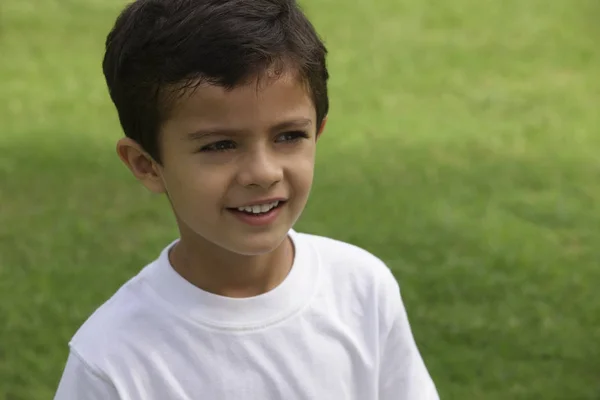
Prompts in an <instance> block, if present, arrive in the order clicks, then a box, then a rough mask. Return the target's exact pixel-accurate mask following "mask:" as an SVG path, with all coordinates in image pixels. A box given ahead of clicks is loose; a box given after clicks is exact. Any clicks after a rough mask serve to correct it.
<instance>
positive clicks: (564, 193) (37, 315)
mask: <svg viewBox="0 0 600 400" xmlns="http://www.w3.org/2000/svg"><path fill="white" fill-rule="evenodd" d="M122 4H123V3H122V2H121V1H116V0H85V1H84V0H60V1H59V0H36V1H35V2H34V1H30V2H27V1H21V0H2V2H1V3H0V82H1V84H0V104H1V105H2V106H1V107H0V399H3V400H4V399H6V400H31V399H33V400H35V399H48V398H51V397H52V394H53V392H54V390H55V388H56V385H57V382H58V379H59V377H60V374H61V372H62V368H63V366H64V362H65V360H66V355H67V347H66V344H67V342H68V340H69V338H70V337H71V335H72V334H73V333H74V331H75V330H76V329H77V327H78V326H79V325H80V324H81V323H82V322H83V321H84V319H85V318H86V317H87V316H88V315H89V314H90V312H91V311H93V310H94V309H95V308H96V307H97V306H98V305H100V304H101V303H102V302H103V301H104V300H105V299H106V298H107V297H108V296H110V295H111V294H112V293H113V292H114V290H115V289H117V288H118V287H119V286H120V285H121V284H122V283H123V282H124V281H125V280H126V279H127V278H128V277H130V276H131V275H132V274H134V273H135V272H136V271H138V270H139V269H140V268H141V267H142V266H143V265H144V264H145V263H146V262H147V261H149V260H150V259H151V258H153V257H154V256H156V255H157V254H158V251H159V250H160V249H161V248H162V246H164V244H165V243H167V241H169V240H171V239H172V238H173V237H174V235H175V234H176V230H175V225H174V222H173V220H172V218H171V216H170V215H169V210H168V207H167V203H166V202H165V201H164V199H160V198H157V197H153V196H151V195H149V194H148V193H146V192H145V191H144V190H143V189H142V188H141V187H140V185H137V184H136V183H135V182H134V180H133V178H132V177H131V176H130V175H129V174H128V173H127V171H126V170H125V168H124V167H123V166H121V165H120V163H119V161H118V159H117V157H116V155H115V151H114V142H115V140H116V138H118V137H119V136H120V134H121V132H120V129H119V126H118V123H117V118H116V115H115V112H114V110H113V108H112V105H111V104H110V102H109V99H108V95H107V92H106V88H105V86H104V82H103V78H102V75H101V69H100V63H101V57H102V46H103V41H104V38H105V35H106V33H107V31H108V29H109V28H110V25H111V24H112V22H113V20H114V18H115V16H116V13H117V11H118V10H119V8H120V7H121V5H122ZM303 4H304V5H305V8H306V9H307V11H308V12H309V14H310V15H311V16H312V17H313V19H314V21H315V24H316V25H317V27H318V28H319V30H320V32H321V33H322V35H323V36H324V38H325V39H326V41H327V44H328V46H329V48H330V59H329V65H330V68H331V72H332V81H331V102H332V111H331V115H330V120H329V125H328V129H327V132H326V135H325V136H324V137H323V140H322V142H321V143H320V147H319V154H318V166H317V176H316V183H315V188H314V190H313V197H312V199H311V201H310V203H309V206H308V208H307V210H306V212H305V214H304V216H303V218H302V220H301V221H300V223H299V225H298V226H297V229H298V230H301V231H308V232H312V233H317V234H322V235H330V236H333V237H336V238H339V239H342V240H346V241H350V242H352V243H355V244H358V245H360V246H363V247H365V248H367V249H368V250H371V251H372V252H374V253H376V254H377V255H379V256H380V257H381V258H382V259H384V260H385V261H386V262H388V264H389V265H390V267H392V268H393V270H394V272H395V273H396V275H397V277H398V278H399V280H400V282H401V285H402V288H403V289H402V290H403V294H404V299H405V302H406V305H407V308H408V311H409V315H410V318H411V321H412V326H413V329H414V333H415V336H416V338H417V341H418V344H419V346H420V348H421V349H422V353H423V356H424V357H425V359H426V362H427V364H428V366H429V369H430V371H431V373H432V375H433V377H434V379H435V381H436V383H437V385H438V388H439V391H440V394H441V396H442V398H443V399H469V400H470V399H477V400H479V399H481V400H506V399H544V400H552V399H556V400H559V399H560V400H563V399H564V400H580V399H581V400H584V399H586V400H597V399H599V398H600V291H599V290H598V289H597V286H598V283H599V282H600V268H599V267H598V263H599V261H600V229H598V227H599V226H600V186H599V185H598V183H599V182H600V157H598V152H599V151H600V135H599V134H598V133H599V132H600V113H598V105H599V104H600V73H599V72H598V71H600V47H599V46H598V41H599V40H600V28H599V26H600V25H598V23H597V21H598V18H599V17H600V6H599V5H598V3H597V2H596V1H593V0H529V1H520V0H507V1H502V2H499V1H491V0H455V1H453V2H439V1H434V0H381V1H359V0H355V1H350V2H348V1H342V0H310V1H308V0H305V1H304V2H303ZM34 5H35V6H34ZM340 205H343V206H342V207H341V206H340Z"/></svg>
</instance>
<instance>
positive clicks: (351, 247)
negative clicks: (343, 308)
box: [297, 233, 399, 292]
mask: <svg viewBox="0 0 600 400" xmlns="http://www.w3.org/2000/svg"><path fill="white" fill-rule="evenodd" d="M297 235H298V238H299V239H300V240H303V241H305V242H307V243H309V244H310V246H311V247H312V248H313V250H314V251H315V253H316V254H317V257H318V259H319V262H320V264H321V267H322V270H323V272H324V273H325V275H328V276H331V277H332V279H334V280H335V281H336V282H338V283H343V282H347V283H352V285H353V286H355V287H356V286H360V287H371V288H372V289H375V290H376V291H377V292H381V291H384V292H389V291H394V292H395V291H397V290H398V289H399V288H398V282H397V280H396V278H395V277H394V275H393V273H392V271H391V270H390V268H389V266H388V265H387V264H386V263H385V262H384V261H383V260H382V259H381V258H379V257H378V256H376V255H375V254H373V253H371V252H370V251H368V250H366V249H364V248H362V247H359V246H357V245H355V244H352V243H348V242H344V241H341V240H338V239H334V238H331V237H325V236H318V235H313V234H308V233H297Z"/></svg>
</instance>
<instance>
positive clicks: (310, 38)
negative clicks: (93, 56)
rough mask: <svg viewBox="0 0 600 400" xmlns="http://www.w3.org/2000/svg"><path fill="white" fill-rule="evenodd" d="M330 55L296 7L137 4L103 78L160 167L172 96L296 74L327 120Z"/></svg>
mask: <svg viewBox="0 0 600 400" xmlns="http://www.w3.org/2000/svg"><path fill="white" fill-rule="evenodd" d="M326 55H327V49H326V47H325V45H324V44H323V42H322V40H321V39H320V37H319V35H318V34H317V33H316V31H315V28H314V26H313V25H312V24H311V22H310V21H309V20H308V18H307V17H306V15H305V14H304V13H303V12H302V10H301V9H300V7H299V6H298V4H297V3H296V1H294V0H137V1H135V2H133V3H131V4H129V5H128V6H127V7H126V8H125V9H124V10H123V11H122V12H121V14H120V15H119V16H118V18H117V20H116V22H115V25H114V27H113V28H112V30H111V31H110V33H109V34H108V37H107V39H106V53H105V55H104V60H103V72H104V76H105V78H106V83H107V85H108V89H109V92H110V96H111V99H112V101H113V102H114V104H115V106H116V109H117V113H118V115H119V121H120V123H121V127H122V128H123V131H124V133H125V135H126V136H127V137H130V138H131V139H133V140H135V141H136V142H137V143H138V144H139V145H140V146H141V147H142V148H143V149H144V150H145V151H146V152H148V154H150V155H151V156H152V157H153V158H154V159H155V160H156V161H157V162H159V163H160V162H161V155H160V149H159V145H158V143H159V137H158V136H159V132H160V128H161V125H162V123H163V122H164V119H165V118H166V117H167V116H168V113H169V107H170V106H172V104H173V101H174V99H175V98H174V96H173V95H177V94H178V93H179V94H182V93H185V92H186V91H187V89H192V88H197V87H198V85H199V84H200V83H202V82H207V83H210V84H214V85H219V86H222V87H224V88H226V89H228V90H230V89H233V88H235V87H237V86H239V85H242V84H244V83H248V82H249V81H251V80H252V79H257V78H259V77H260V76H261V75H263V74H265V73H267V72H270V71H275V72H276V73H281V72H282V71H283V70H288V69H293V70H294V71H295V72H296V73H297V74H298V75H299V77H300V78H301V80H302V82H303V83H304V84H305V86H306V87H307V90H308V92H309V94H310V96H311V98H312V100H313V103H314V106H315V109H316V114H317V125H318V126H320V124H321V122H322V121H323V119H324V118H325V116H326V115H327V112H328V109H329V99H328V94H327V80H328V78H329V74H328V71H327V66H326V60H325V59H326Z"/></svg>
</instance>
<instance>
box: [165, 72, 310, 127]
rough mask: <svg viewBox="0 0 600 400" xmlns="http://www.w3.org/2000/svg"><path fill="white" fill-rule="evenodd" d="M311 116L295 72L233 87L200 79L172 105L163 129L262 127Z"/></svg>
mask: <svg viewBox="0 0 600 400" xmlns="http://www.w3.org/2000/svg"><path fill="white" fill-rule="evenodd" d="M301 118H304V119H310V120H312V121H313V125H315V119H316V110H315V107H314V104H313V101H312V98H311V96H310V93H309V90H308V87H307V85H306V84H305V83H304V82H303V81H302V80H301V79H300V78H298V76H297V75H296V74H290V73H287V74H282V75H280V76H277V77H264V78H261V79H258V78H257V79H254V80H251V81H249V82H248V83H245V84H243V85H239V86H237V87H234V88H232V89H228V88H224V87H221V86H217V85H212V84H209V83H201V84H200V85H198V86H197V87H196V88H194V89H193V90H189V91H188V92H185V93H183V95H181V96H180V97H179V98H178V99H177V100H176V101H175V102H174V103H173V105H172V107H171V110H170V112H169V115H168V118H167V119H166V121H165V122H164V124H163V126H164V128H165V130H170V131H172V130H176V131H190V130H194V129H198V128H201V127H227V128H232V129H245V130H254V129H257V130H258V129H263V128H265V127H267V126H272V125H275V124H277V123H280V122H282V121H283V120H289V119H301Z"/></svg>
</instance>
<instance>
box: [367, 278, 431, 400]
mask: <svg viewBox="0 0 600 400" xmlns="http://www.w3.org/2000/svg"><path fill="white" fill-rule="evenodd" d="M384 287H385V290H383V292H384V293H382V294H384V295H385V298H384V299H382V303H383V304H384V307H383V310H382V318H383V320H384V323H383V326H382V328H383V331H382V335H383V336H382V342H381V354H380V360H381V361H380V368H379V371H380V375H379V400H404V399H406V400H439V395H438V393H437V390H436V388H435V384H434V383H433V380H432V379H431V376H430V374H429V372H428V371H427V368H426V366H425V363H424V361H423V358H422V357H421V354H420V352H419V350H418V348H417V344H416V343H415V339H414V337H413V334H412V331H411V328H410V324H409V321H408V316H407V313H406V310H405V307H404V304H403V302H402V299H401V295H400V288H399V286H398V283H397V282H396V280H395V278H394V277H393V275H392V273H391V272H390V273H389V276H388V279H386V282H385V284H384Z"/></svg>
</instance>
